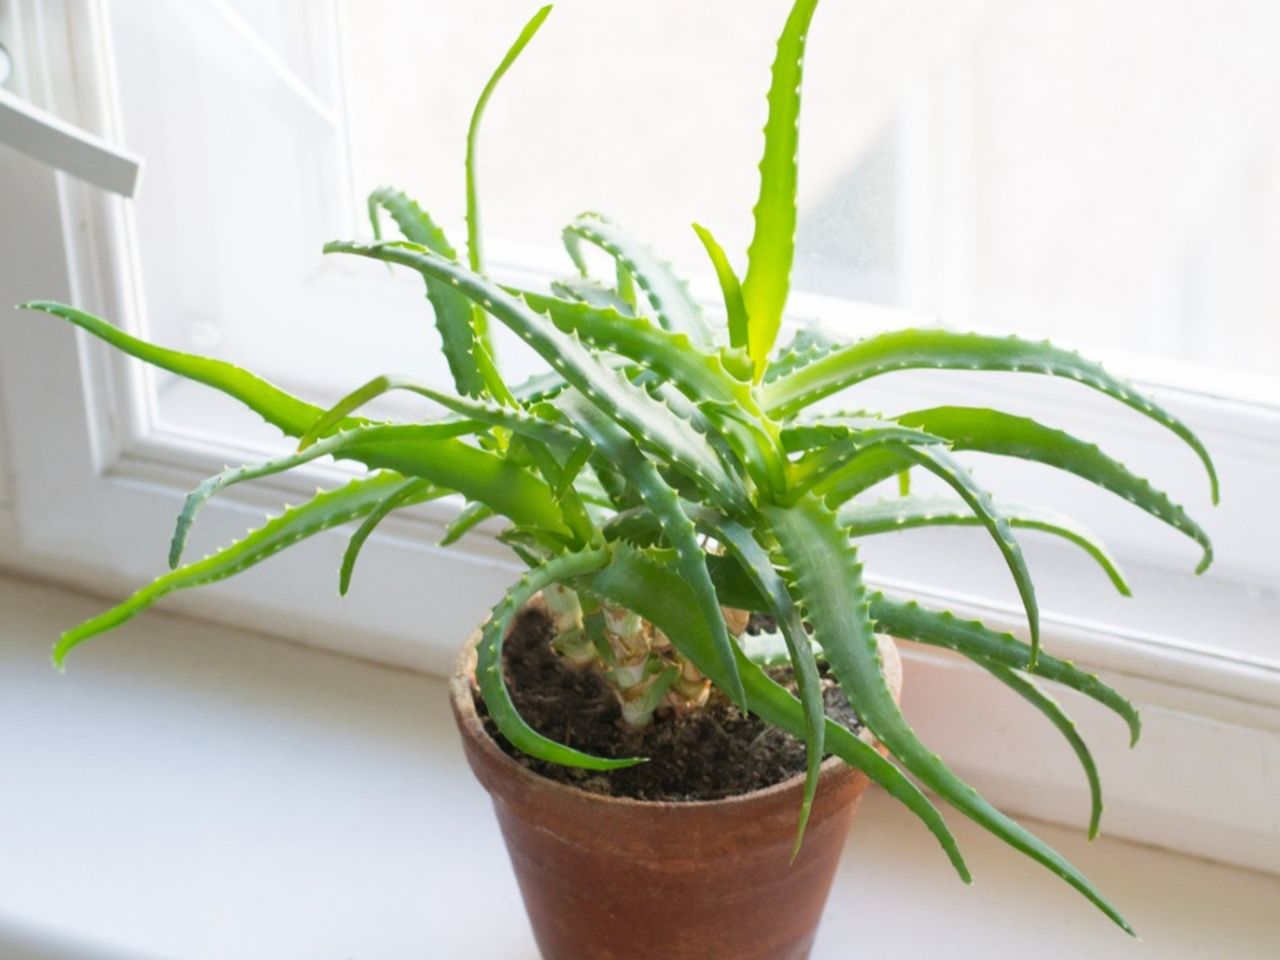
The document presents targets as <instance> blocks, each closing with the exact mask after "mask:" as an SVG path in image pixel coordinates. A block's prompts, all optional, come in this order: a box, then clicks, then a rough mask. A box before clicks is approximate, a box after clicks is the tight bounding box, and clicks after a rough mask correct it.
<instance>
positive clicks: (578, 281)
mask: <svg viewBox="0 0 1280 960" xmlns="http://www.w3.org/2000/svg"><path fill="white" fill-rule="evenodd" d="M551 292H552V293H554V294H555V295H556V296H557V297H559V298H560V299H561V300H578V301H580V302H582V303H586V304H589V305H591V306H593V307H599V308H600V309H602V310H613V311H614V312H615V313H620V314H622V315H623V316H624V317H633V316H635V311H634V310H633V309H632V307H631V304H630V303H628V302H627V301H626V300H624V299H623V298H622V297H621V296H619V294H618V291H617V290H614V289H613V288H612V287H606V286H605V285H604V284H603V283H601V282H600V281H598V280H591V279H589V278H587V277H565V278H563V279H560V280H552V281H551Z"/></svg>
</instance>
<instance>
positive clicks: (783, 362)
mask: <svg viewBox="0 0 1280 960" xmlns="http://www.w3.org/2000/svg"><path fill="white" fill-rule="evenodd" d="M838 347H839V344H837V343H836V342H835V340H833V339H832V338H831V337H830V336H829V335H828V334H827V333H826V332H825V331H824V330H823V329H822V328H821V327H818V326H804V327H801V328H800V329H798V330H797V331H796V332H795V336H793V337H792V338H791V342H790V343H788V344H787V345H786V346H785V347H783V348H782V349H780V350H779V351H778V354H777V356H776V357H774V358H773V359H772V360H771V361H769V369H768V370H766V371H765V374H764V382H765V383H773V381H775V380H778V379H781V378H782V377H784V376H786V375H787V374H789V373H793V372H794V371H796V370H799V369H800V368H801V367H807V366H808V365H809V364H811V363H813V361H815V360H820V359H821V358H823V357H825V356H826V355H827V354H829V353H831V352H832V351H833V350H836V349H837V348H838Z"/></svg>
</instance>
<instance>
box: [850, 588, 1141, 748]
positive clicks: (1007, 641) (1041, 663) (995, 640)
mask: <svg viewBox="0 0 1280 960" xmlns="http://www.w3.org/2000/svg"><path fill="white" fill-rule="evenodd" d="M871 618H872V619H873V620H874V621H875V623H876V629H878V630H881V631H883V632H884V633H887V634H889V635H891V636H894V637H901V638H902V639H904V640H915V641H917V642H919V643H927V644H929V645H931V646H935V647H944V648H946V649H948V650H955V651H957V652H958V653H962V654H964V655H965V656H967V657H969V658H971V659H975V658H976V659H982V660H989V661H992V662H995V663H1002V664H1004V665H1005V666H1007V667H1012V668H1013V669H1015V670H1030V668H1031V648H1030V647H1028V646H1027V645H1026V644H1025V643H1023V642H1022V641H1020V640H1018V639H1017V638H1016V637H1014V636H1013V634H1011V633H1000V632H997V631H995V630H992V629H990V628H989V627H987V626H985V625H984V624H982V623H979V622H978V621H977V620H961V619H960V618H959V617H957V616H956V615H955V614H953V613H950V612H948V611H945V610H928V609H926V608H925V607H922V606H920V604H918V603H916V602H915V601H901V600H893V599H891V598H889V597H886V596H884V595H883V594H879V593H875V594H872V595H871ZM1035 674H1036V676H1038V677H1043V678H1045V679H1046V680H1052V681H1053V682H1055V683H1060V684H1062V685H1063V686H1065V687H1070V688H1071V689H1072V690H1075V691H1077V692H1079V693H1083V694H1084V695H1085V696H1086V697H1089V698H1091V699H1093V700H1096V701H1097V702H1098V703H1100V704H1102V705H1103V706H1104V707H1106V708H1107V709H1109V710H1111V711H1113V712H1114V713H1115V714H1116V715H1117V716H1119V717H1120V718H1121V719H1122V720H1124V722H1125V723H1126V724H1127V725H1128V727H1129V744H1130V746H1132V745H1134V744H1136V743H1137V742H1138V738H1139V737H1140V736H1141V735H1142V717H1141V716H1140V715H1139V713H1138V711H1137V709H1135V708H1134V706H1133V704H1131V703H1130V702H1129V701H1128V700H1126V699H1125V698H1124V697H1122V696H1120V694H1119V693H1117V692H1116V691H1115V690H1113V689H1112V688H1111V687H1109V686H1107V684H1105V683H1103V682H1102V681H1101V680H1099V679H1098V678H1097V677H1096V676H1094V675H1093V674H1091V673H1085V672H1084V671H1083V670H1081V669H1080V668H1079V667H1076V666H1074V665H1073V664H1071V663H1068V662H1067V661H1066V660H1059V659H1058V658H1057V657H1052V656H1050V655H1049V654H1047V653H1043V652H1042V653H1041V654H1040V657H1039V659H1038V660H1037V661H1036V667H1035Z"/></svg>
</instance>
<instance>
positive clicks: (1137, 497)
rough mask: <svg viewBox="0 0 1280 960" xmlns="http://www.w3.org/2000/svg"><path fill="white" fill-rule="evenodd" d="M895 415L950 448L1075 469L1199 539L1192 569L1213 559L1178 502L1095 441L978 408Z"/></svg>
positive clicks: (1209, 545) (1210, 547) (1205, 540)
mask: <svg viewBox="0 0 1280 960" xmlns="http://www.w3.org/2000/svg"><path fill="white" fill-rule="evenodd" d="M897 420H898V422H899V423H902V424H904V425H906V426H913V427H918V428H920V429H922V430H927V431H928V432H929V433H932V434H936V435H937V436H940V437H945V438H946V439H947V440H949V441H950V442H951V445H952V448H953V449H955V450H975V451H979V452H981V453H992V454H996V455H999V456H1005V457H1019V458H1021V459H1023V460H1033V461H1036V462H1037V463H1043V464H1046V465H1048V466H1051V467H1057V468H1058V469H1060V470H1066V471H1068V472H1069V473H1074V474H1075V475H1076V476H1078V477H1080V478H1082V479H1084V480H1088V481H1089V482H1090V483H1093V484H1096V485H1097V486H1099V487H1102V488H1103V489H1105V490H1110V491H1111V492H1112V493H1114V494H1116V495H1117V496H1119V497H1122V498H1123V499H1125V500H1128V501H1129V502H1130V503H1132V504H1133V505H1134V506H1136V507H1139V508H1140V509H1142V510H1145V511H1146V512H1147V513H1149V514H1151V515H1152V516H1153V517H1155V518H1156V519H1158V520H1162V521H1164V522H1165V523H1167V524H1168V525H1169V526H1171V527H1173V528H1174V529H1175V530H1177V531H1178V532H1179V533H1183V534H1185V535H1186V536H1188V537H1190V538H1191V539H1192V540H1194V541H1195V542H1196V543H1198V544H1199V545H1200V547H1201V548H1202V549H1203V551H1204V555H1203V557H1202V558H1201V560H1200V564H1199V566H1197V567H1196V573H1203V572H1204V571H1205V570H1206V569H1208V567H1209V564H1210V563H1212V562H1213V544H1212V543H1211V542H1210V540H1209V535H1208V534H1207V533H1206V532H1205V531H1204V530H1203V529H1202V528H1201V527H1200V525H1199V524H1198V523H1196V522H1195V521H1194V520H1192V519H1191V517H1189V516H1188V515H1187V512H1186V511H1185V510H1183V509H1182V507H1180V506H1178V505H1177V504H1176V503H1174V502H1173V501H1172V500H1170V499H1169V497H1168V496H1167V495H1165V494H1164V493H1162V492H1161V491H1159V490H1157V489H1156V488H1155V487H1153V486H1151V484H1150V483H1148V482H1147V481H1146V480H1144V479H1142V478H1141V477H1139V476H1136V475H1135V474H1133V473H1130V472H1129V470H1127V469H1126V468H1125V467H1124V465H1123V464H1121V463H1120V462H1118V461H1116V460H1113V459H1111V458H1110V457H1108V456H1107V455H1106V454H1105V453H1103V452H1102V451H1101V450H1100V449H1099V448H1098V447H1097V446H1095V445H1094V444H1091V443H1085V442H1084V441H1082V440H1078V439H1076V438H1075V437H1073V436H1072V435H1071V434H1069V433H1065V432H1064V431H1062V430H1055V429H1053V428H1052V427H1046V426H1044V425H1042V424H1040V423H1037V422H1036V421H1035V420H1030V419H1028V418H1026V417H1015V416H1013V415H1011V414H1008V413H1002V412H1000V411H999V410H987V409H984V408H980V407H933V408H931V409H928V410H916V411H914V412H912V413H907V414H903V415H902V416H901V417H898V418H897Z"/></svg>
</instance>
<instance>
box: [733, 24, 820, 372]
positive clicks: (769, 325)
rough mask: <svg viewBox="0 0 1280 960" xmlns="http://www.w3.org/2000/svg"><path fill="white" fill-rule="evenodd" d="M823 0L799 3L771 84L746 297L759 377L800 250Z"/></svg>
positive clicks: (780, 46) (780, 41)
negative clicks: (799, 216) (807, 113)
mask: <svg viewBox="0 0 1280 960" xmlns="http://www.w3.org/2000/svg"><path fill="white" fill-rule="evenodd" d="M817 6H818V0H796V3H795V5H794V6H793V7H792V8H791V13H790V15H789V16H788V17H787V22H786V25H785V26H784V27H783V30H782V35H781V36H780V37H779V38H778V54H777V57H776V58H775V59H774V61H773V80H772V82H771V83H770V86H769V119H768V120H767V121H766V122H765V127H764V156H763V157H762V158H761V159H760V196H759V199H758V200H757V201H756V205H755V209H754V211H753V213H754V215H755V232H754V233H752V235H751V245H750V246H749V247H748V248H747V275H746V277H745V279H743V281H742V298H743V300H744V302H745V303H746V308H747V323H748V336H747V349H748V351H749V352H750V354H751V359H752V360H753V361H754V363H755V379H756V382H757V383H758V382H759V381H760V380H761V379H763V377H764V373H765V368H766V367H767V366H768V362H769V353H770V352H771V351H772V350H773V344H774V341H775V340H776V339H777V338H778V328H779V327H780V326H781V325H782V311H783V308H784V307H785V306H786V304H787V292H788V290H789V288H790V283H791V263H792V260H793V259H794V258H795V246H796V179H797V169H796V158H797V154H798V152H799V150H800V82H801V80H802V79H803V76H804V68H803V67H804V44H805V36H806V34H807V33H808V32H809V21H810V20H811V19H812V18H813V11H814V9H815V8H816V7H817Z"/></svg>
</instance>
